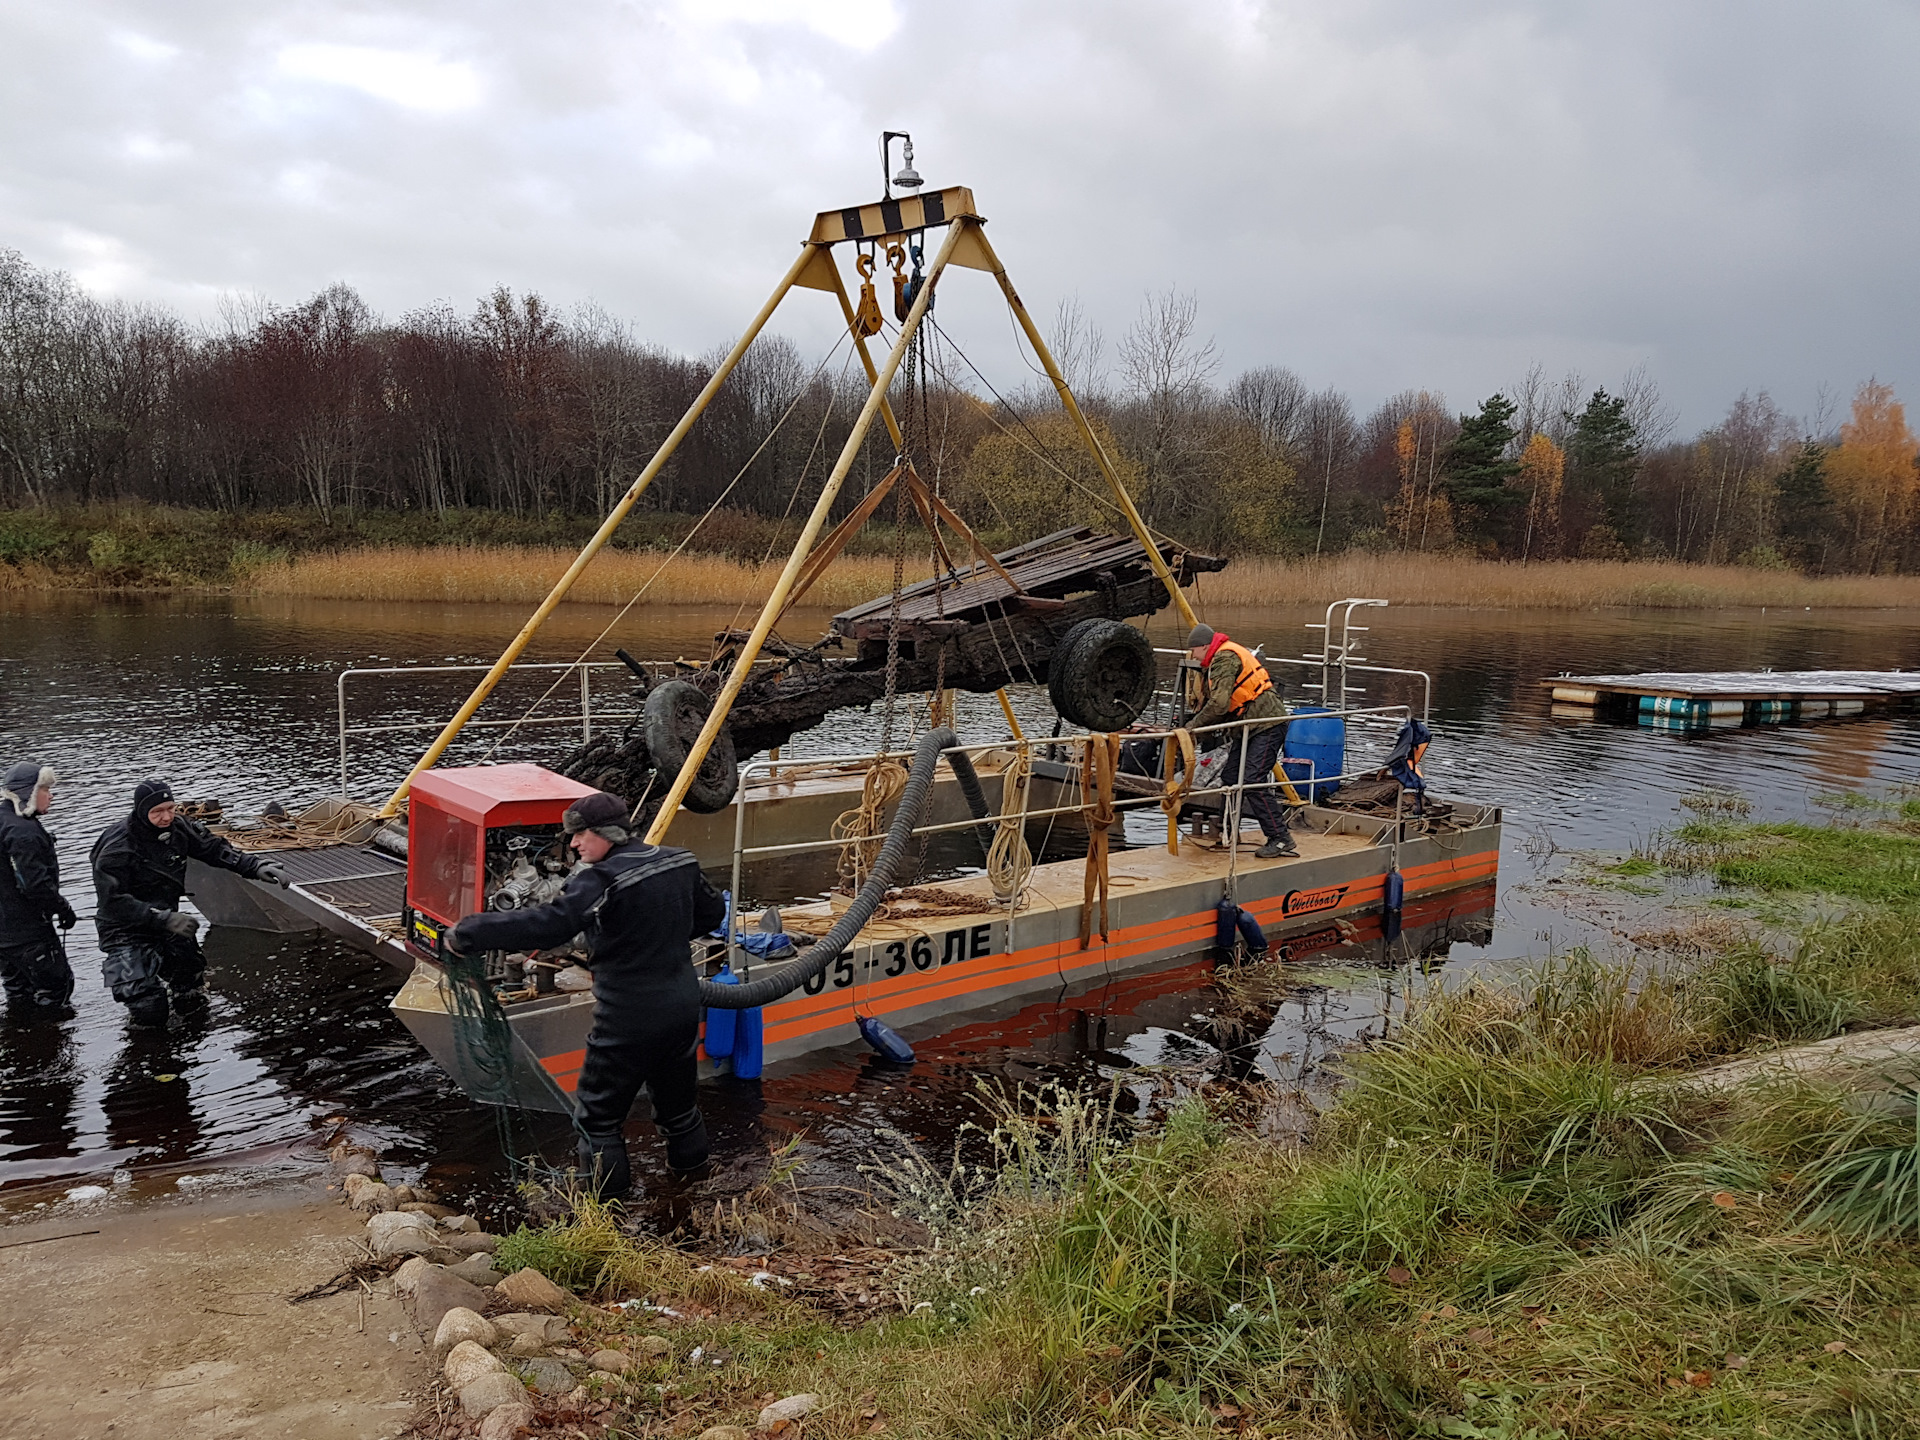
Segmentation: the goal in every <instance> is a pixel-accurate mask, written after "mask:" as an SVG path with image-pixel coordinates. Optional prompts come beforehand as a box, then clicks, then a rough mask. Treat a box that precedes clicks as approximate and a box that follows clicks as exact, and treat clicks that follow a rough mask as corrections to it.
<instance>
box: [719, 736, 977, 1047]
mask: <svg viewBox="0 0 1920 1440" xmlns="http://www.w3.org/2000/svg"><path fill="white" fill-rule="evenodd" d="M959 744H960V737H959V736H958V735H956V734H954V733H953V731H952V730H950V729H948V728H947V727H945V726H942V727H940V728H939V729H938V730H929V731H928V732H927V733H926V734H925V735H922V736H921V737H920V743H919V744H918V745H916V746H914V747H913V766H912V768H911V769H910V770H908V772H907V784H906V788H905V789H904V790H902V791H901V792H900V804H899V807H898V808H897V809H895V810H894V812H893V824H892V825H890V826H889V827H888V828H887V838H886V843H884V844H883V845H881V847H880V853H879V855H877V856H876V857H874V862H873V868H872V869H871V870H869V871H868V872H867V883H866V884H864V885H862V886H861V887H860V893H859V894H857V895H855V896H854V897H853V903H852V904H851V905H849V906H848V907H847V908H846V911H845V913H844V914H842V915H841V916H840V918H839V919H838V920H836V921H834V922H833V928H832V929H830V930H828V931H827V933H826V934H825V935H822V936H821V937H820V938H819V939H818V940H817V941H815V942H814V944H813V948H812V949H810V950H809V951H808V952H807V958H806V959H804V960H796V961H794V962H793V963H792V964H790V965H782V966H781V967H780V968H779V969H777V970H775V971H773V972H772V973H771V974H768V975H761V976H758V977H756V978H754V979H752V980H749V981H747V982H746V983H745V984H743V985H716V984H714V983H713V982H712V981H711V980H702V981H701V982H700V1003H701V1004H702V1005H705V1006H706V1007H707V1008H708V1009H709V1010H757V1009H759V1008H760V1007H761V1006H762V1005H771V1004H772V1003H773V1002H774V1001H776V1000H778V999H780V998H781V997H782V996H783V995H788V994H791V993H792V992H793V991H795V990H798V989H799V988H800V987H801V986H802V985H804V984H806V983H807V981H809V980H811V979H813V977H814V976H816V975H819V974H821V973H823V972H824V971H825V970H826V968H827V967H828V966H829V965H831V964H832V963H833V958H834V956H836V955H838V954H839V953H840V952H841V951H842V950H844V949H846V947H847V945H848V943H849V942H850V941H851V940H852V939H853V937H854V936H855V935H858V934H859V933H860V928H861V927H862V926H863V925H865V924H866V923H867V921H868V920H869V919H871V918H872V916H873V912H874V911H875V910H877V909H879V908H880V902H881V901H882V900H884V899H885V898H886V894H887V891H888V890H889V889H890V888H892V886H893V883H894V877H895V876H896V875H897V874H898V873H899V870H900V867H901V865H902V864H903V863H904V862H905V860H906V858H907V849H908V844H909V842H910V841H911V840H912V839H913V829H914V827H915V826H916V825H918V824H919V823H920V819H921V816H923V815H924V814H925V813H926V809H927V801H928V800H929V799H930V798H931V797H932V795H933V777H934V773H935V772H936V771H937V770H938V769H939V767H940V760H941V752H942V751H951V752H952V753H951V754H948V755H947V756H946V761H947V766H948V768H949V769H951V770H952V771H953V778H954V779H955V780H957V781H959V782H960V793H961V794H962V795H964V796H965V797H966V801H967V809H968V810H970V811H971V812H972V813H973V818H974V819H976V820H985V819H987V797H986V792H985V791H983V790H982V789H981V788H980V777H979V776H978V775H976V774H974V771H973V762H972V761H971V760H969V759H968V758H967V756H966V755H965V754H963V753H962V752H961V751H959V750H958V749H956V748H955V747H956V746H958V745H959Z"/></svg>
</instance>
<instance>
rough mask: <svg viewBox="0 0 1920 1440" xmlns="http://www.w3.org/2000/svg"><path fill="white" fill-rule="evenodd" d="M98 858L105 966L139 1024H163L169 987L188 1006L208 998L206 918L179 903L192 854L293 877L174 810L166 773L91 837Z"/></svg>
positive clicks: (267, 876) (146, 783) (265, 874)
mask: <svg viewBox="0 0 1920 1440" xmlns="http://www.w3.org/2000/svg"><path fill="white" fill-rule="evenodd" d="M92 860H93V888H94V893H95V897H96V900H97V906H96V908H95V910H94V917H93V918H94V924H96V925H97V926H99V927H100V948H101V949H103V950H105V951H106V952H107V958H106V960H105V961H104V962H103V963H102V964H101V967H100V972H101V975H102V976H103V978H105V980H106V982H107V987H108V988H109V989H110V990H112V991H113V998H114V999H116V1000H118V1001H119V1002H120V1003H121V1004H122V1005H125V1006H126V1007H127V1010H128V1012H129V1014H130V1015H131V1017H132V1020H133V1023H134V1024H135V1025H146V1026H162V1025H165V1024H166V1023H167V1015H168V1012H169V1006H168V996H169V995H171V996H172V1003H173V1005H175V1006H178V1007H179V1008H180V1009H181V1010H182V1011H188V1010H199V1009H203V1008H205V1006H206V1003H207V992H206V991H205V990H204V989H203V988H202V982H203V981H204V980H205V978H206V973H207V957H206V956H205V955H202V954H201V953H200V946H199V943H198V942H197V941H196V940H195V939H194V937H195V936H196V935H197V934H199V932H200V922H199V921H198V920H196V919H195V918H194V917H193V916H191V915H188V914H185V913H183V912H182V911H181V909H180V897H181V896H182V895H184V894H186V893H187V861H188V860H198V861H200V862H202V863H203V864H207V865H212V866H214V867H215V868H216V869H220V870H231V871H233V872H234V873H235V874H236V875H243V876H245V877H246V878H247V879H249V880H265V881H268V882H270V883H272V884H275V885H285V884H286V883H287V876H286V871H284V870H282V869H281V868H280V866H279V865H278V864H276V863H275V862H274V861H271V860H263V859H261V858H260V857H259V856H257V855H243V854H241V853H240V852H239V851H238V850H235V849H234V848H233V847H232V846H231V845H229V844H227V842H226V841H224V840H222V839H220V838H219V837H217V836H216V835H214V834H213V833H212V832H210V831H209V830H208V829H207V828H206V826H204V825H200V824H197V823H195V822H194V821H192V820H184V819H181V818H180V817H178V816H177V815H175V813H174V799H173V788H172V787H171V786H170V785H168V784H167V782H166V781H164V780H142V781H141V782H140V783H139V785H137V786H135V787H134V792H133V813H132V814H131V815H129V816H127V818H126V819H124V820H122V821H119V822H118V823H117V824H114V825H112V826H109V827H108V829H107V830H106V832H105V833H104V834H102V835H101V837H100V838H99V839H98V840H96V841H94V842H93V854H92Z"/></svg>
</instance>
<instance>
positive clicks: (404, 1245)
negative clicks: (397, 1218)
mask: <svg viewBox="0 0 1920 1440" xmlns="http://www.w3.org/2000/svg"><path fill="white" fill-rule="evenodd" d="M437 1249H438V1247H437V1246H435V1245H434V1243H433V1236H431V1235H429V1234H427V1233H426V1232H425V1231H424V1230H390V1231H388V1232H387V1233H386V1234H385V1235H382V1236H381V1237H380V1238H379V1239H378V1240H375V1241H374V1242H373V1253H374V1256H375V1258H377V1259H380V1260H391V1259H392V1258H393V1257H394V1256H396V1255H422V1256H428V1257H431V1256H433V1255H434V1254H435V1253H436V1251H437Z"/></svg>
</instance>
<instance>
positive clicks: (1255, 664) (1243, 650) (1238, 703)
mask: <svg viewBox="0 0 1920 1440" xmlns="http://www.w3.org/2000/svg"><path fill="white" fill-rule="evenodd" d="M1222 650H1228V651H1231V652H1232V653H1233V654H1234V656H1235V657H1236V658H1238V660H1239V661H1240V679H1239V680H1238V681H1237V682H1235V684H1234V687H1233V695H1232V698H1230V699H1229V700H1228V701H1227V713H1228V714H1230V715H1238V714H1239V713H1240V712H1241V711H1242V710H1244V709H1246V708H1247V706H1249V705H1251V704H1252V703H1253V702H1254V701H1255V700H1258V699H1259V698H1260V697H1261V696H1262V695H1264V694H1266V693H1267V691H1269V690H1271V689H1273V676H1271V675H1269V674H1268V673H1267V667H1266V666H1265V665H1262V664H1261V663H1260V661H1259V660H1258V659H1256V658H1255V656H1254V653H1253V652H1252V651H1251V650H1249V649H1247V647H1246V646H1244V645H1236V644H1234V643H1233V641H1231V640H1229V639H1227V637H1226V636H1224V635H1222V636H1218V637H1217V638H1216V639H1215V640H1214V642H1213V648H1212V649H1211V650H1210V651H1208V652H1207V664H1208V665H1212V664H1213V662H1214V660H1215V659H1216V658H1218V656H1219V654H1220V652H1221V651H1222Z"/></svg>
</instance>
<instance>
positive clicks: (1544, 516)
mask: <svg viewBox="0 0 1920 1440" xmlns="http://www.w3.org/2000/svg"><path fill="white" fill-rule="evenodd" d="M1566 473H1567V457H1566V452H1565V451H1563V450H1562V449H1561V448H1560V447H1559V446H1558V445H1556V444H1554V443H1553V441H1551V440H1549V439H1548V438H1547V437H1546V436H1544V435H1535V436H1534V437H1533V438H1532V439H1531V440H1529V441H1527V447H1526V449H1524V450H1522V451H1521V452H1520V460H1519V463H1518V464H1516V465H1515V466H1514V473H1513V474H1512V475H1511V476H1509V477H1508V479H1507V484H1508V485H1509V486H1510V487H1511V488H1512V490H1513V492H1514V501H1515V503H1517V504H1520V505H1523V506H1524V507H1525V508H1524V509H1523V510H1522V512H1521V522H1520V558H1521V559H1522V560H1532V559H1540V560H1550V559H1552V558H1554V557H1555V556H1556V555H1558V554H1559V553H1560V489H1561V486H1562V484H1563V483H1564V481H1565V479H1566Z"/></svg>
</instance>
